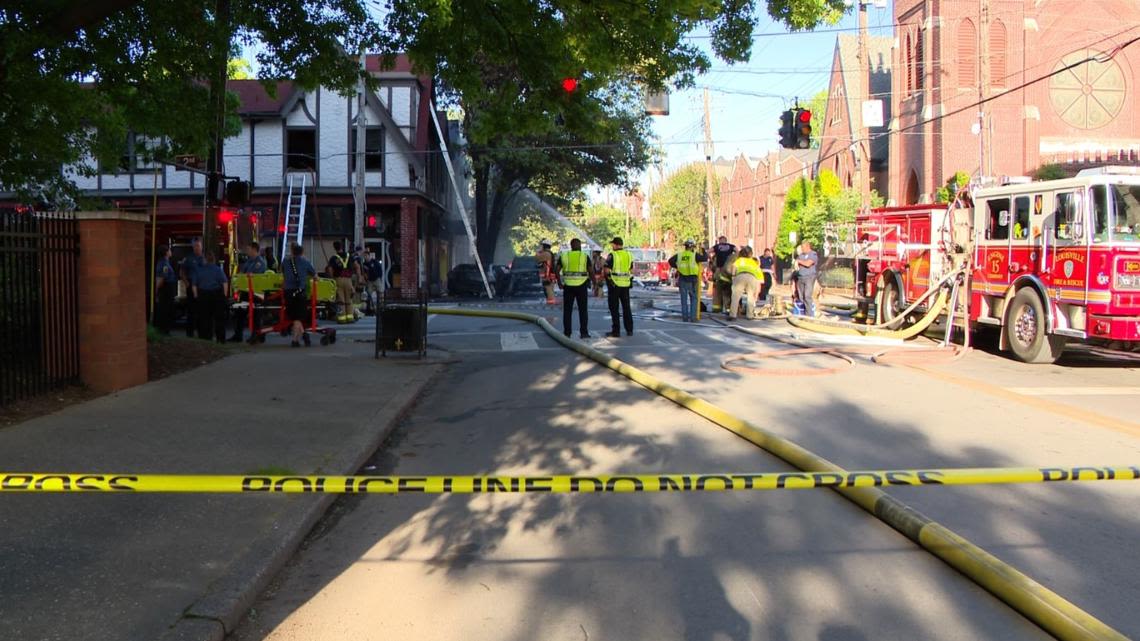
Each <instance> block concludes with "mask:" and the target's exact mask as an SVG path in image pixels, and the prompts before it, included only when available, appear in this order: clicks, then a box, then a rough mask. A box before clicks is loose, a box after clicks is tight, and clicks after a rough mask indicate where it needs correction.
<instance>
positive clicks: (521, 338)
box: [499, 332, 538, 352]
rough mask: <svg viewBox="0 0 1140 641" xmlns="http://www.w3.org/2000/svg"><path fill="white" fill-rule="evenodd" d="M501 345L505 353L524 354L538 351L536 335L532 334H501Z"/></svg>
mask: <svg viewBox="0 0 1140 641" xmlns="http://www.w3.org/2000/svg"><path fill="white" fill-rule="evenodd" d="M499 344H501V345H502V346H503V351H504V352H522V351H527V350H532V349H538V343H537V342H535V340H534V334H532V333H530V332H499Z"/></svg>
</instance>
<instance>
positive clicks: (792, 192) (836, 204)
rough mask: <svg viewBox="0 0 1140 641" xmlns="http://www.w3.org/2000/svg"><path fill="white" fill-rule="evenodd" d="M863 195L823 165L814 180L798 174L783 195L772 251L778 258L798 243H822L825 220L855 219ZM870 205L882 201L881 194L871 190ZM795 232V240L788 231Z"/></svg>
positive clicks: (878, 204) (842, 221) (843, 220)
mask: <svg viewBox="0 0 1140 641" xmlns="http://www.w3.org/2000/svg"><path fill="white" fill-rule="evenodd" d="M861 203H862V197H861V196H860V195H859V192H858V191H856V190H854V189H843V188H842V186H841V183H840V182H839V177H838V176H836V175H835V173H834V172H832V171H830V170H827V169H824V170H823V171H821V172H820V174H819V176H818V177H817V178H816V179H815V180H808V179H807V178H800V179H798V180H796V182H794V183H792V186H791V188H789V189H788V195H787V196H786V197H785V199H784V213H783V215H782V216H781V217H780V226H779V227H778V228H777V231H776V246H775V247H774V248H773V251H774V252H775V253H776V255H777V256H779V257H780V258H788V257H790V256H792V254H794V253H795V248H796V246H797V245H799V243H801V242H803V241H805V240H807V241H810V242H811V244H812V246H813V247H816V248H819V247H822V246H823V230H824V226H825V225H826V224H827V223H847V222H851V221H854V220H855V214H856V212H858V211H859V207H860V205H861ZM871 205H872V206H874V207H877V206H881V205H882V198H881V197H879V195H878V194H877V193H874V192H872V196H871ZM793 231H794V232H796V242H795V243H794V244H793V243H792V242H791V240H789V234H790V233H791V232H793Z"/></svg>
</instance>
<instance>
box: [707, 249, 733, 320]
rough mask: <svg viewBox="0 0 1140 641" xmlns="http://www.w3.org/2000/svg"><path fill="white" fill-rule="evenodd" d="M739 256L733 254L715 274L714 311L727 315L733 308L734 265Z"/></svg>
mask: <svg viewBox="0 0 1140 641" xmlns="http://www.w3.org/2000/svg"><path fill="white" fill-rule="evenodd" d="M736 258H737V256H736V254H735V253H733V254H732V255H731V256H730V257H729V258H728V260H726V261H725V262H724V264H723V265H721V266H719V267H717V268H716V271H715V272H713V311H714V312H720V311H723V312H724V313H725V314H727V313H728V312H729V309H731V307H732V301H731V299H732V270H731V268H732V264H733V262H734V261H735V260H736Z"/></svg>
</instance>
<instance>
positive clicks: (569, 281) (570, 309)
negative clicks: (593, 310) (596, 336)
mask: <svg viewBox="0 0 1140 641" xmlns="http://www.w3.org/2000/svg"><path fill="white" fill-rule="evenodd" d="M558 269H559V271H560V272H561V274H562V333H563V334H565V335H566V338H570V329H571V320H572V317H573V315H574V304H575V303H577V304H578V335H579V336H581V337H582V338H589V337H590V328H589V326H590V318H589V314H590V312H589V309H587V307H586V301H587V299H588V298H589V292H588V290H589V287H590V286H589V282H590V276H591V275H592V274H593V270H594V268H593V265H591V264H590V255H589V254H588V253H586V252H584V251H582V241H580V240H578V239H577V238H575V239H573V240H571V241H570V251H564V252H562V254H561V255H559V256H558Z"/></svg>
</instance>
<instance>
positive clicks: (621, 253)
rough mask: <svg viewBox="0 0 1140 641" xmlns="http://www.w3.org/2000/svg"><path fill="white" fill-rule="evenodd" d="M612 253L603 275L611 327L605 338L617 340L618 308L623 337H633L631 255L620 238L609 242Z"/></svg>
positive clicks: (618, 332) (607, 260)
mask: <svg viewBox="0 0 1140 641" xmlns="http://www.w3.org/2000/svg"><path fill="white" fill-rule="evenodd" d="M610 246H611V247H612V251H611V252H610V255H609V257H607V258H606V263H605V274H606V280H607V282H608V289H607V293H608V295H609V301H608V302H609V306H610V319H611V324H612V327H611V329H610V333H609V334H607V336H611V337H613V338H617V337H619V336H621V325H619V323H618V321H619V316H618V308H619V307H620V308H621V317H620V320H621V322H622V323H624V325H625V335H626V336H633V311H632V310H631V309H630V306H629V290H630V288H631V287H633V254H631V253H629V251H627V250H626V249H625V243H624V242H623V241H622V239H621V238H614V239H613V240H611V241H610Z"/></svg>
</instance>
